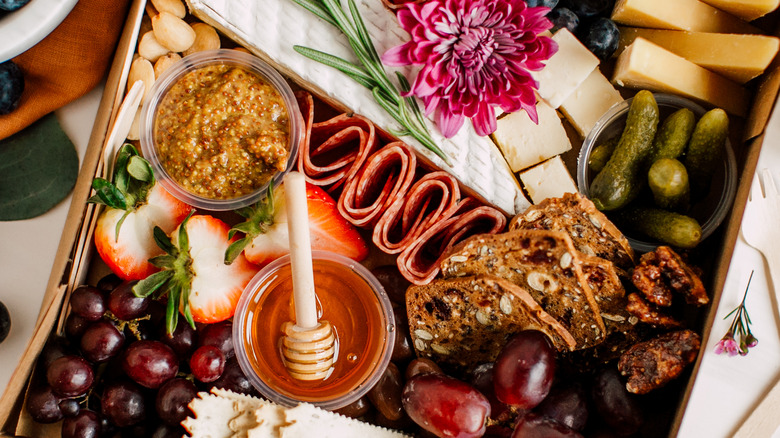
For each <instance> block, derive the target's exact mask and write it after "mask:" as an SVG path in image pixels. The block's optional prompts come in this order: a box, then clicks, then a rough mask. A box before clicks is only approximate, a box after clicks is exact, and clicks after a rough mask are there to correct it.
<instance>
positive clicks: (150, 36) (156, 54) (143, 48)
mask: <svg viewBox="0 0 780 438" xmlns="http://www.w3.org/2000/svg"><path fill="white" fill-rule="evenodd" d="M169 52H170V50H168V48H167V47H165V46H163V45H162V44H160V43H159V41H157V38H155V37H154V32H153V31H151V30H150V31H148V32H146V33H145V34H143V35H142V36H141V40H140V41H138V54H139V55H141V56H142V57H144V58H146V59H148V60H149V61H151V62H156V61H157V60H158V59H160V57H162V56H165V55H167V54H168V53H169Z"/></svg>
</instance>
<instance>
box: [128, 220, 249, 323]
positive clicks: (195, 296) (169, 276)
mask: <svg viewBox="0 0 780 438" xmlns="http://www.w3.org/2000/svg"><path fill="white" fill-rule="evenodd" d="M229 231H230V226H229V225H228V224H226V223H225V222H222V221H221V220H219V219H217V218H215V217H212V216H207V215H195V216H190V217H188V218H186V219H185V220H184V222H182V223H181V225H179V227H178V228H177V229H175V230H174V231H173V233H172V234H171V235H172V236H173V239H172V240H171V239H169V238H168V236H166V235H165V233H163V231H162V230H161V229H160V228H156V229H155V231H154V233H155V234H154V237H155V240H156V241H157V244H158V245H159V246H160V248H163V249H164V250H165V252H166V253H167V254H166V255H163V256H158V257H155V258H154V259H152V262H153V263H154V264H155V265H156V266H159V267H160V268H162V271H160V272H157V273H155V274H152V275H150V276H149V277H147V278H146V279H144V280H141V281H139V282H138V283H137V284H136V286H135V287H133V292H135V294H136V295H138V296H148V295H150V294H154V296H155V297H161V296H162V295H165V294H167V295H168V312H167V317H166V327H167V330H168V332H169V333H172V332H173V330H175V328H176V321H177V319H178V318H177V316H176V311H177V309H178V311H180V312H181V313H182V314H183V315H184V317H185V319H186V320H187V321H188V322H189V323H190V324H191V325H193V327H194V323H195V322H202V323H215V322H219V321H224V320H226V319H228V318H230V317H232V316H233V313H235V311H236V305H237V304H238V299H239V297H240V296H241V293H242V292H243V291H244V287H246V285H247V283H249V280H251V279H252V277H253V276H254V275H255V274H256V273H257V271H258V267H257V266H255V265H253V264H251V263H249V262H248V261H247V260H246V258H244V257H243V256H242V255H239V256H238V257H236V259H235V260H234V261H233V263H232V264H230V265H227V264H225V251H227V248H228V246H229V245H230V244H231V243H232V242H234V241H235V240H237V239H236V238H232V239H231V238H228V233H229Z"/></svg>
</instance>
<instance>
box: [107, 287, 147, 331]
mask: <svg viewBox="0 0 780 438" xmlns="http://www.w3.org/2000/svg"><path fill="white" fill-rule="evenodd" d="M135 283H136V282H134V281H131V282H125V283H122V284H120V285H119V286H117V287H116V289H114V290H112V291H111V293H110V294H109V295H108V310H110V311H111V313H113V314H114V316H116V317H117V318H119V319H122V320H125V321H129V320H131V319H135V318H140V317H142V316H144V315H145V314H146V313H145V312H146V309H147V308H148V307H149V301H150V300H149V298H146V297H144V298H142V297H137V296H135V294H134V293H133V286H135Z"/></svg>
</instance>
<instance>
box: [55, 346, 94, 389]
mask: <svg viewBox="0 0 780 438" xmlns="http://www.w3.org/2000/svg"><path fill="white" fill-rule="evenodd" d="M94 380H95V373H94V372H93V371H92V366H91V365H90V364H89V362H87V361H86V360H84V359H83V358H82V357H81V356H75V355H67V356H62V357H60V358H58V359H56V360H55V361H54V362H52V364H51V366H49V369H48V370H46V381H47V382H49V385H50V386H51V387H52V389H53V390H54V392H56V393H57V394H59V395H61V396H63V397H76V396H79V395H82V394H86V392H87V390H88V389H89V388H90V387H91V386H92V383H93V382H94Z"/></svg>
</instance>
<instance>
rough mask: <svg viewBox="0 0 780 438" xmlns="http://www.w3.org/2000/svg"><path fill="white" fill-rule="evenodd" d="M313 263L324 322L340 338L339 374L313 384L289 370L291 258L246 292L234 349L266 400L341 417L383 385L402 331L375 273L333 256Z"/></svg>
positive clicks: (322, 254)
mask: <svg viewBox="0 0 780 438" xmlns="http://www.w3.org/2000/svg"><path fill="white" fill-rule="evenodd" d="M312 258H313V262H314V282H315V290H316V293H317V300H318V305H317V307H318V312H319V319H320V320H327V321H329V322H330V323H331V325H332V326H333V329H334V333H335V335H336V339H337V341H336V349H337V354H336V361H335V365H334V367H333V369H332V372H331V374H330V375H329V376H328V377H327V378H326V379H324V380H322V381H317V382H305V381H300V380H296V379H295V378H293V377H292V376H290V375H289V374H288V373H287V372H286V369H285V367H284V361H283V356H282V350H281V339H282V337H283V333H282V331H281V325H282V324H283V323H285V322H287V321H293V322H294V321H295V313H294V307H293V303H292V277H291V270H290V257H289V255H288V256H284V257H281V258H279V259H277V260H275V261H274V262H272V263H270V264H269V265H267V266H266V267H265V268H263V269H262V270H261V271H260V272H258V273H257V275H255V277H254V278H253V279H252V281H250V282H249V284H248V285H247V286H246V288H245V289H244V293H243V295H242V296H241V299H240V300H239V302H238V306H237V307H236V313H235V315H234V317H233V343H234V345H235V351H236V358H237V359H238V363H239V364H240V366H241V369H242V370H243V371H244V374H245V375H246V376H247V378H248V379H249V381H250V382H251V383H252V385H254V387H255V388H257V390H258V391H260V393H261V394H262V395H263V396H264V397H266V398H267V399H269V400H271V401H274V402H276V403H279V404H281V405H284V406H294V405H297V404H298V403H300V402H307V403H311V404H314V405H316V406H319V407H321V408H323V409H329V410H333V409H338V408H340V407H344V406H346V405H348V404H350V403H352V402H354V401H355V400H357V399H359V398H360V397H362V396H363V395H365V394H366V393H367V392H368V391H369V390H370V389H371V388H372V387H373V386H374V385H375V384H376V383H377V381H378V380H379V378H380V377H381V376H382V374H383V373H384V371H385V369H386V368H387V365H388V363H389V362H390V357H391V356H392V352H393V343H394V341H395V332H396V330H395V325H394V317H393V309H392V305H391V304H390V299H389V298H388V297H387V294H386V293H385V291H384V289H383V288H382V285H381V284H380V283H379V281H378V280H377V279H376V278H375V277H374V276H373V275H372V274H371V272H370V271H369V270H368V269H366V268H365V267H364V266H363V265H361V264H360V263H358V262H355V261H354V260H351V259H349V258H347V257H344V256H341V255H339V254H334V253H330V252H326V251H312Z"/></svg>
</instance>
